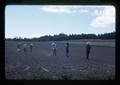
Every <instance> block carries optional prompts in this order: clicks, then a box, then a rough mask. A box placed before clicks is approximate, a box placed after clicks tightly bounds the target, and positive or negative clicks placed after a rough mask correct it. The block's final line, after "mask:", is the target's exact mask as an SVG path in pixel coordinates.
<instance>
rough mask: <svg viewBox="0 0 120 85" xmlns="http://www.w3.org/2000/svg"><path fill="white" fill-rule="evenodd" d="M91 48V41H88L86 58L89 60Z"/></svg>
mask: <svg viewBox="0 0 120 85" xmlns="http://www.w3.org/2000/svg"><path fill="white" fill-rule="evenodd" d="M90 50H91V43H90V42H87V43H86V59H87V60H89V55H90Z"/></svg>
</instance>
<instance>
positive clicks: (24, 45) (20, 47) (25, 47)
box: [17, 43, 33, 52]
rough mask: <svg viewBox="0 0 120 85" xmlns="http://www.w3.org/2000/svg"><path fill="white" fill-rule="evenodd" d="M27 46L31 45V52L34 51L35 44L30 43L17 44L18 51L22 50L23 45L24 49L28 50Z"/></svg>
mask: <svg viewBox="0 0 120 85" xmlns="http://www.w3.org/2000/svg"><path fill="white" fill-rule="evenodd" d="M27 46H29V49H30V52H32V49H33V44H32V43H30V44H26V43H24V44H21V43H18V44H17V51H18V52H19V51H21V49H22V47H23V51H24V52H26V51H27Z"/></svg>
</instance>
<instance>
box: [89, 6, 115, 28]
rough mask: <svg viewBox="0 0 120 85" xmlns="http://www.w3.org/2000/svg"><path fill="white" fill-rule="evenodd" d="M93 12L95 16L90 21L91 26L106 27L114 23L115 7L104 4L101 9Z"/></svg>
mask: <svg viewBox="0 0 120 85" xmlns="http://www.w3.org/2000/svg"><path fill="white" fill-rule="evenodd" d="M95 12H96V15H97V17H96V18H95V19H94V20H93V21H92V22H91V24H90V25H91V26H92V27H94V28H98V27H108V26H111V25H113V24H115V8H114V7H113V6H106V7H105V8H104V9H103V11H95Z"/></svg>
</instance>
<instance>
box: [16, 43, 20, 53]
mask: <svg viewBox="0 0 120 85" xmlns="http://www.w3.org/2000/svg"><path fill="white" fill-rule="evenodd" d="M20 45H21V43H18V44H17V51H18V52H19V51H20Z"/></svg>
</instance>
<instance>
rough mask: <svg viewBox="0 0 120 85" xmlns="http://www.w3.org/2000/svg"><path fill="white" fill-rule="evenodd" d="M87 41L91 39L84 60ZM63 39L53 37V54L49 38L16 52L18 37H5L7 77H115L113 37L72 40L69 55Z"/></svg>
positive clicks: (28, 78) (53, 78)
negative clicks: (67, 55)
mask: <svg viewBox="0 0 120 85" xmlns="http://www.w3.org/2000/svg"><path fill="white" fill-rule="evenodd" d="M86 41H90V42H91V43H92V48H91V53H90V60H86V48H85V43H86ZM65 42H66V41H56V44H57V56H52V52H51V41H46V42H43V41H41V42H24V41H22V42H21V43H23V44H24V43H27V44H29V43H33V45H34V47H33V52H30V50H29V48H28V49H27V52H23V48H22V50H21V51H20V52H17V50H16V49H17V43H18V42H17V41H5V76H6V79H23V80H24V79H25V80H34V79H39V80H109V79H114V78H115V40H99V39H97V40H95V39H90V40H88V39H84V40H71V41H69V42H70V54H69V55H70V56H69V57H66V56H65Z"/></svg>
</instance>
